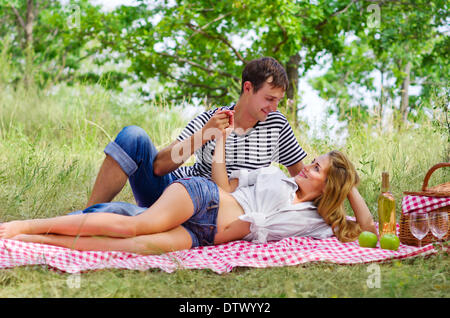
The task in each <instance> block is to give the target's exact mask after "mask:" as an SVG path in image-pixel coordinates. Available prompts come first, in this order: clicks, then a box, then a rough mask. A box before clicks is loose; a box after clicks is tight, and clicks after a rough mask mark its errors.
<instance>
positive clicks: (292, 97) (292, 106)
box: [286, 53, 301, 126]
mask: <svg viewBox="0 0 450 318" xmlns="http://www.w3.org/2000/svg"><path fill="white" fill-rule="evenodd" d="M300 61H301V57H300V54H299V53H297V54H295V55H292V56H291V57H290V58H289V61H288V63H287V65H286V73H287V76H288V79H289V87H288V89H287V91H286V97H287V98H288V104H287V112H288V113H287V116H288V119H289V120H291V121H293V122H291V123H292V124H294V125H295V126H297V124H298V118H297V99H298V96H297V90H298V78H299V73H298V69H299V67H300Z"/></svg>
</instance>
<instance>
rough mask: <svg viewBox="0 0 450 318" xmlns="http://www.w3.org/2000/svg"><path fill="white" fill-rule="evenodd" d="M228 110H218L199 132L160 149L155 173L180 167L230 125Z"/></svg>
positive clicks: (156, 158)
mask: <svg viewBox="0 0 450 318" xmlns="http://www.w3.org/2000/svg"><path fill="white" fill-rule="evenodd" d="M228 125H229V119H228V114H227V111H217V112H216V113H215V114H214V116H212V117H211V118H210V119H209V120H208V122H207V123H206V124H205V125H204V126H203V127H202V128H201V129H200V130H198V131H197V132H195V133H194V134H193V135H191V136H190V137H189V138H186V139H185V140H183V141H179V140H175V141H174V142H173V143H171V144H170V145H169V146H167V147H166V148H164V149H162V150H160V151H159V152H158V154H157V155H156V157H155V160H154V162H153V173H154V174H155V175H157V176H163V175H166V174H168V173H170V172H172V171H174V170H176V169H177V168H178V167H180V166H181V165H182V164H183V163H184V162H186V160H188V159H189V157H190V156H192V154H194V152H195V151H196V150H198V149H199V148H200V147H202V146H203V145H204V144H205V143H206V142H208V141H209V140H212V139H214V138H215V136H217V135H218V133H219V132H220V131H222V130H223V129H224V128H226V127H228Z"/></svg>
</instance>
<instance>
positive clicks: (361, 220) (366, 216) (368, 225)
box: [347, 187, 378, 235]
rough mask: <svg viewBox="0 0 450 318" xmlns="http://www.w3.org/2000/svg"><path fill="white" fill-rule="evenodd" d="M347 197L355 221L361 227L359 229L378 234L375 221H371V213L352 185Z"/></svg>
mask: <svg viewBox="0 0 450 318" xmlns="http://www.w3.org/2000/svg"><path fill="white" fill-rule="evenodd" d="M347 199H348V201H349V202H350V206H351V207H352V209H353V212H354V213H355V217H356V222H357V223H358V224H359V226H360V227H361V230H363V231H369V232H372V233H374V234H376V235H378V233H377V229H376V227H375V223H374V222H373V217H372V214H371V213H370V210H369V208H368V207H367V205H366V202H365V201H364V199H363V197H362V196H361V194H360V193H359V191H358V189H357V188H356V187H353V188H352V189H351V190H350V192H349V193H348V195H347Z"/></svg>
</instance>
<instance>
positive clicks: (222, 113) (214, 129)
mask: <svg viewBox="0 0 450 318" xmlns="http://www.w3.org/2000/svg"><path fill="white" fill-rule="evenodd" d="M233 129H234V111H232V110H228V109H225V110H222V109H220V110H218V111H217V112H216V113H215V114H214V115H213V116H212V117H211V118H210V119H209V120H208V122H207V123H206V124H205V126H203V128H202V130H203V139H205V140H213V139H215V138H216V137H218V136H222V137H228V136H229V135H230V134H231V132H232V131H233Z"/></svg>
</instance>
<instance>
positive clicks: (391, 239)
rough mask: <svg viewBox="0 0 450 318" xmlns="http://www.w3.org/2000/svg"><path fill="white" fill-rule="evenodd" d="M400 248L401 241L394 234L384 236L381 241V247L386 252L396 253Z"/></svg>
mask: <svg viewBox="0 0 450 318" xmlns="http://www.w3.org/2000/svg"><path fill="white" fill-rule="evenodd" d="M399 246H400V239H399V238H398V236H397V235H394V234H384V235H383V236H382V237H381V239H380V247H381V248H383V249H385V250H393V251H396V250H397V249H398V247H399Z"/></svg>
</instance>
